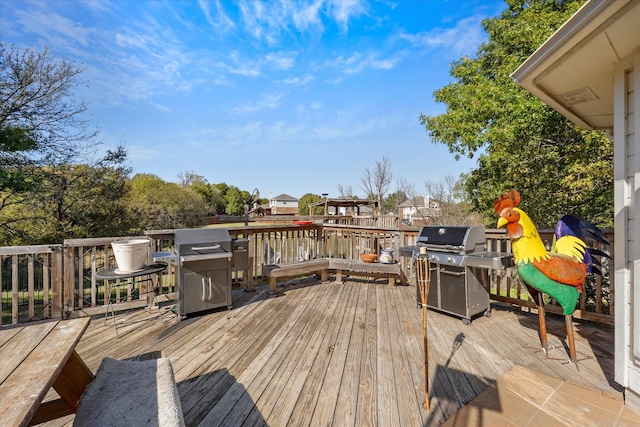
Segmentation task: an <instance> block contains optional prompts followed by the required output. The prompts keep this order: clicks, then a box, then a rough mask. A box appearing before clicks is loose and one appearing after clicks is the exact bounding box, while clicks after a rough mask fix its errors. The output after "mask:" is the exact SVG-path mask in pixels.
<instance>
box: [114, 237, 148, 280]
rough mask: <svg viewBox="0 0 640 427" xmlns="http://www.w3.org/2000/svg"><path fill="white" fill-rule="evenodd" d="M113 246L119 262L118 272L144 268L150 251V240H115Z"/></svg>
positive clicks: (117, 262)
mask: <svg viewBox="0 0 640 427" xmlns="http://www.w3.org/2000/svg"><path fill="white" fill-rule="evenodd" d="M111 247H112V248H113V255H114V256H115V257H116V264H118V268H117V269H116V273H132V272H134V271H139V270H142V269H143V268H144V266H145V263H146V261H147V255H148V252H149V240H147V239H123V240H115V241H113V242H111Z"/></svg>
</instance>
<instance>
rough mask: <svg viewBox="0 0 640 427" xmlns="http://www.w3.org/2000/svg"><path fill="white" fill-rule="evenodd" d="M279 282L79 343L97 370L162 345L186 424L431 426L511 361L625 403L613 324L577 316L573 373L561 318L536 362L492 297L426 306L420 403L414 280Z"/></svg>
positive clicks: (527, 338)
mask: <svg viewBox="0 0 640 427" xmlns="http://www.w3.org/2000/svg"><path fill="white" fill-rule="evenodd" d="M287 283H289V284H288V285H287V286H279V287H278V289H279V290H283V291H284V292H283V293H281V294H278V295H269V294H268V293H267V292H266V290H267V287H266V286H263V287H259V288H258V290H257V291H256V292H250V293H249V292H246V293H245V292H242V291H239V292H236V293H235V294H234V307H235V308H234V309H233V310H231V311H227V310H223V311H217V312H214V313H210V314H206V315H202V316H198V317H194V318H189V319H187V320H183V321H178V320H177V318H176V317H175V316H174V315H173V314H172V313H171V312H170V311H167V312H166V313H165V314H164V316H163V318H164V323H162V322H160V321H159V320H158V319H152V320H145V319H148V318H150V317H152V316H153V315H154V314H157V312H156V311H147V310H137V311H135V312H130V313H128V314H122V315H119V316H118V321H119V322H121V323H119V327H118V330H119V332H120V338H116V334H115V331H114V328H113V325H112V324H111V323H107V324H106V325H105V324H104V323H105V322H104V320H103V319H102V318H94V319H93V320H92V321H91V324H90V325H89V328H88V330H87V332H86V333H85V335H84V337H83V338H82V340H81V341H80V343H79V345H78V346H77V351H78V353H79V354H80V356H81V357H82V358H83V359H84V360H85V361H86V362H87V364H88V366H89V368H91V369H92V370H93V371H94V372H95V370H97V368H98V366H99V365H100V363H101V361H102V359H103V358H104V357H106V356H109V357H114V358H118V359H124V358H128V357H132V356H135V355H138V354H141V353H145V352H151V351H155V350H164V352H165V354H166V356H167V357H169V358H170V360H171V362H172V365H173V369H174V372H175V377H176V382H177V383H178V390H179V393H180V398H181V402H182V409H183V412H184V418H185V421H186V424H187V426H197V425H201V426H217V425H229V426H241V425H244V426H254V425H267V426H305V425H334V426H376V425H379V426H438V425H440V424H442V423H443V422H444V421H445V420H447V419H448V418H450V417H451V416H452V415H454V414H455V413H456V412H457V411H458V410H459V409H460V408H461V407H463V406H464V405H465V404H466V403H468V402H470V401H471V400H472V399H473V398H474V397H476V396H477V395H478V394H480V393H481V392H482V391H484V390H485V389H486V388H487V387H488V386H489V385H491V384H493V383H495V381H496V380H497V379H498V378H499V377H501V376H502V375H504V374H505V373H506V372H507V371H509V370H510V369H511V368H512V367H514V366H515V365H520V366H525V367H527V368H529V369H532V370H534V371H538V372H540V373H543V374H545V375H549V376H552V377H556V378H559V379H561V380H564V381H566V382H569V383H572V384H575V385H579V386H582V387H586V388H589V389H592V390H595V391H597V392H598V393H601V394H603V395H605V396H607V397H611V398H614V399H618V400H621V399H622V392H621V388H620V387H619V386H618V385H617V384H616V383H614V382H613V369H614V368H613V347H614V346H613V328H611V327H607V326H604V327H603V326H600V325H596V324H591V323H588V322H581V323H577V324H576V328H575V329H576V347H577V351H578V360H579V370H577V369H576V367H575V366H574V365H570V364H568V363H566V359H567V351H566V349H565V346H564V344H563V343H564V338H565V330H564V318H561V317H555V316H548V321H547V326H548V331H549V344H550V345H554V346H555V347H556V348H555V349H553V350H552V351H550V355H549V359H545V356H544V354H543V353H541V352H540V351H539V340H538V335H537V334H538V327H537V315H536V314H533V313H525V312H522V311H519V310H515V309H511V308H508V307H505V306H501V305H498V304H493V305H492V309H493V314H492V316H491V317H490V318H487V317H479V318H477V319H474V321H473V322H472V324H471V325H469V326H465V325H464V324H463V323H462V321H461V320H460V319H458V318H454V317H452V316H448V315H445V314H441V313H437V312H434V311H432V310H430V311H429V312H428V331H429V332H428V336H429V374H430V375H429V376H430V386H431V387H430V396H431V411H427V410H425V408H424V406H423V404H424V367H423V341H422V314H421V313H422V311H421V310H418V309H417V308H416V302H415V289H414V287H413V286H396V287H390V286H387V284H386V282H385V281H348V282H345V284H336V283H334V282H331V281H330V282H325V283H320V281H319V280H316V279H307V280H305V281H292V282H287ZM123 324H124V326H123ZM133 328H135V330H134V329H133ZM51 394H53V393H51ZM51 397H52V396H51ZM140 398H144V396H141V397H140ZM108 404H109V403H108V402H105V405H108ZM72 421H73V417H72V416H70V417H66V418H63V419H60V420H59V421H58V422H55V423H49V424H48V425H71V422H72Z"/></svg>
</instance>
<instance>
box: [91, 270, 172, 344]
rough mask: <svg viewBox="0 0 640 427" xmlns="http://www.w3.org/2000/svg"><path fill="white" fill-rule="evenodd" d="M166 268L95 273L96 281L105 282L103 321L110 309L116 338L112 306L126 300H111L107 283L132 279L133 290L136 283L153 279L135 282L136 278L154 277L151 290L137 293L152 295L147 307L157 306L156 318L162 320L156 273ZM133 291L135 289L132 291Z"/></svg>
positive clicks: (116, 328)
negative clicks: (105, 300)
mask: <svg viewBox="0 0 640 427" xmlns="http://www.w3.org/2000/svg"><path fill="white" fill-rule="evenodd" d="M166 268H167V266H166V264H152V265H145V266H144V268H142V269H140V270H135V271H129V272H124V273H121V272H119V271H118V267H112V268H106V269H104V270H100V271H98V272H97V273H96V279H100V280H106V281H107V286H106V289H105V299H106V296H107V295H108V302H107V311H106V313H105V315H104V321H105V324H106V323H107V316H109V309H111V316H112V318H113V327H114V328H115V330H116V336H118V338H119V337H120V335H118V326H117V324H116V315H115V313H114V310H113V304H114V303H116V302H118V301H122V299H124V298H126V297H123V298H122V299H115V300H114V299H112V298H111V289H110V287H109V282H110V281H112V280H114V281H115V280H120V279H134V281H133V286H134V288H135V284H136V283H138V284H140V282H141V281H152V280H153V279H151V277H148V278H147V279H145V280H135V279H136V278H138V277H141V276H151V275H152V274H153V275H154V278H155V280H154V282H155V283H154V284H153V286H152V289H151V290H147V291H141V290H140V289H138V293H139V294H140V295H141V296H142V295H143V294H147V295H149V294H151V293H153V298H151V299H150V300H148V302H147V304H148V306H154V305H155V306H157V307H158V317H159V318H160V320H162V312H161V311H160V305H159V304H158V290H159V288H158V282H159V280H158V273H161V272H163V271H164V270H166ZM134 290H135V289H134Z"/></svg>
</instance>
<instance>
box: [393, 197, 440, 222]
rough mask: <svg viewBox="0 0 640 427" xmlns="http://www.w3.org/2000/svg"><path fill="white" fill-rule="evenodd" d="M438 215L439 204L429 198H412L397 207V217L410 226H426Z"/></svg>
mask: <svg viewBox="0 0 640 427" xmlns="http://www.w3.org/2000/svg"><path fill="white" fill-rule="evenodd" d="M439 214H440V204H439V203H438V202H437V201H435V200H433V199H431V198H430V197H429V196H426V197H422V196H417V197H413V198H411V199H409V200H407V201H405V202H403V203H401V204H400V206H399V207H398V215H399V216H400V218H402V219H403V220H404V221H405V222H407V223H409V224H411V225H426V224H430V223H432V222H433V221H434V219H435V218H436V217H438V216H439Z"/></svg>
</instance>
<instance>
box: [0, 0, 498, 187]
mask: <svg viewBox="0 0 640 427" xmlns="http://www.w3.org/2000/svg"><path fill="white" fill-rule="evenodd" d="M504 9H505V4H504V2H503V1H491V0H483V1H471V0H468V1H467V0H465V1H462V0H449V1H437V0H422V1H417V0H414V1H402V0H397V1H376V2H359V1H346V0H339V1H322V0H318V1H263V2H261V1H255V0H254V1H243V2H231V1H177V0H174V1H142V0H139V1H135V0H131V1H123V0H121V1H113V2H108V1H91V0H88V1H61V0H59V1H43V0H38V1H32V2H29V1H24V0H3V1H2V2H0V38H2V40H3V41H5V42H8V43H13V44H15V45H16V46H19V47H27V46H28V47H35V48H41V47H42V46H43V45H45V44H46V45H48V46H49V47H50V51H51V53H52V54H53V55H55V56H57V57H65V58H68V59H71V60H74V61H76V62H77V63H79V64H83V65H84V66H86V67H87V70H86V71H85V72H83V73H82V74H81V75H80V78H81V81H82V84H80V85H78V86H77V87H76V89H75V94H76V95H77V96H79V97H82V98H85V99H86V100H87V101H89V105H90V114H91V116H90V119H91V121H92V122H93V123H94V124H95V125H96V126H98V128H99V131H100V137H101V139H102V140H103V142H104V144H105V146H106V147H109V146H111V147H113V146H116V145H119V144H122V145H124V146H125V147H126V148H127V150H128V155H129V156H128V157H129V159H128V166H130V167H132V168H133V172H134V173H152V174H155V175H157V176H159V177H160V178H162V179H163V180H165V181H169V182H178V175H179V174H180V173H185V172H194V173H196V174H198V175H202V176H203V177H205V178H206V179H207V181H208V182H210V183H219V182H225V183H227V184H229V185H235V186H237V187H239V188H240V189H241V190H247V191H249V192H252V191H253V189H254V188H258V189H259V190H260V194H261V195H262V196H263V197H265V196H268V194H269V193H271V194H273V195H274V196H276V195H279V194H281V193H286V194H289V195H292V196H294V197H298V198H299V197H302V196H303V195H304V194H306V193H315V194H322V193H328V194H329V196H330V197H337V196H339V193H338V187H339V186H342V187H345V188H346V187H348V186H350V187H351V188H352V189H353V193H354V194H355V195H358V196H361V197H362V196H364V191H363V190H362V189H361V187H362V184H361V178H362V177H363V175H364V172H365V168H369V169H370V170H372V169H373V168H374V167H375V162H376V161H380V160H382V158H383V157H388V158H389V159H390V160H391V171H392V173H393V177H394V183H393V184H392V188H391V190H393V187H395V185H396V182H397V181H398V180H399V179H404V180H406V181H407V182H409V183H411V184H413V185H414V187H415V189H416V191H417V192H418V193H423V192H424V183H425V181H440V180H442V179H443V178H444V176H445V175H453V176H455V177H457V176H458V175H459V174H460V173H464V172H468V171H469V170H470V169H473V168H474V167H475V166H476V160H475V159H463V160H459V161H456V160H455V159H454V157H453V155H451V154H450V153H449V152H448V150H447V148H446V147H445V146H443V145H440V144H434V143H432V142H431V140H430V139H429V136H428V134H427V133H426V131H425V129H424V127H422V126H421V125H420V123H419V121H418V116H419V114H421V113H424V114H427V115H437V114H441V113H443V112H444V111H445V106H444V105H441V104H436V103H435V102H434V100H433V92H434V90H436V89H439V88H441V87H443V86H445V85H447V84H448V83H449V82H450V81H451V77H450V76H449V68H450V63H451V62H452V61H455V60H457V59H459V58H461V57H462V56H464V55H469V56H474V55H475V53H476V50H477V48H478V46H479V45H480V44H481V43H482V42H484V41H486V34H485V33H484V31H483V30H482V27H481V21H482V20H483V19H485V18H487V17H492V16H497V15H498V14H500V13H501V12H502V11H503V10H504ZM85 81H86V84H85Z"/></svg>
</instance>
